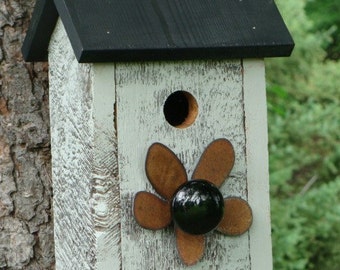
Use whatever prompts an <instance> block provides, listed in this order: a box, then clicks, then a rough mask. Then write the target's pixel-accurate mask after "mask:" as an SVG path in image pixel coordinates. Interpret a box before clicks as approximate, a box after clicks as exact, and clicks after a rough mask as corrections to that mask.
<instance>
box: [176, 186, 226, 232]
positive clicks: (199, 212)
mask: <svg viewBox="0 0 340 270" xmlns="http://www.w3.org/2000/svg"><path fill="white" fill-rule="evenodd" d="M171 210H172V217H173V220H174V222H175V224H176V225H177V226H178V227H179V228H180V229H182V230H183V231H185V232H187V233H190V234H205V233H208V232H210V231H212V230H214V229H215V228H216V227H217V225H218V224H219V223H220V221H221V220H222V218H223V214H224V199H223V196H222V194H221V192H220V191H219V189H218V188H217V187H216V186H215V185H213V184H212V183H210V182H208V181H206V180H192V181H188V182H187V183H185V184H184V185H182V186H180V187H179V188H178V190H177V191H176V193H175V196H174V198H173V200H172V204H171Z"/></svg>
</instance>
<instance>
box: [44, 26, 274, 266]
mask: <svg viewBox="0 0 340 270" xmlns="http://www.w3.org/2000/svg"><path fill="white" fill-rule="evenodd" d="M50 81H51V85H50V92H51V93H50V96H51V101H50V106H51V136H52V158H53V184H54V213H55V239H56V260H57V269H58V270H59V269H98V270H109V269H110V270H111V269H127V270H130V269H131V270H136V269H141V270H144V269H187V267H185V266H184V265H183V264H182V263H181V261H180V260H179V257H178V255H177V250H176V244H175V235H174V230H173V228H172V227H170V228H168V229H166V230H161V231H149V230H145V229H143V228H141V227H140V226H139V225H138V224H137V223H136V222H135V220H134V218H133V216H132V203H133V197H134V195H135V194H136V192H138V191H142V190H146V191H149V192H152V193H155V191H154V190H153V189H152V187H151V185H150V183H149V182H148V180H147V178H146V175H145V169H144V167H145V157H146V153H147V149H148V148H149V146H150V145H151V144H152V143H154V142H160V143H163V144H165V145H167V146H168V147H169V148H170V149H172V150H173V151H174V152H175V153H176V154H177V156H178V157H179V158H180V160H181V161H182V162H183V164H184V166H185V168H186V170H187V173H188V176H189V178H190V176H191V174H192V172H193V170H194V168H195V166H196V164H197V162H198V160H199V158H200V155H201V154H202V152H203V150H204V149H205V148H206V146H207V145H208V144H209V143H210V142H212V141H213V140H214V139H217V138H226V139H228V140H230V141H231V143H232V144H233V146H234V148H235V153H236V160H235V166H234V168H233V170H232V172H231V175H230V177H229V178H228V179H227V181H226V183H225V184H224V185H222V187H221V192H222V194H223V195H224V197H227V196H240V197H242V198H244V199H246V200H248V201H249V203H250V206H251V207H252V210H253V215H254V223H253V226H252V227H251V229H250V231H249V232H247V233H245V234H244V235H242V236H239V237H227V236H225V235H222V234H219V233H217V232H212V233H209V234H208V235H207V237H206V238H207V240H206V250H205V255H204V257H203V259H202V260H201V261H200V262H199V263H198V264H197V265H195V266H193V267H190V269H204V270H206V269H226V270H232V269H233V270H236V269H239V270H241V269H244V270H245V269H253V270H267V269H271V268H272V266H271V240H270V216H269V193H268V167H267V162H268V158H267V133H266V132H267V126H266V107H265V88H264V66H263V61H262V60H246V61H241V60H234V61H231V60H228V61H185V62H166V63H165V62H160V63H154V62H147V63H127V64H124V63H116V64H90V65H84V64H78V63H77V62H76V60H75V58H74V56H73V52H72V50H71V47H70V44H69V42H68V40H67V37H66V34H65V32H64V29H63V27H62V24H61V23H60V22H59V23H58V26H57V28H56V32H55V34H54V35H53V38H52V42H51V45H50ZM177 90H185V91H188V92H190V93H191V94H192V95H193V96H194V97H195V98H196V100H197V103H198V106H199V114H198V117H197V119H196V121H195V122H194V124H193V125H192V126H190V127H188V128H186V129H178V128H175V127H172V126H171V125H169V124H168V123H167V122H166V120H165V118H164V115H163V105H164V102H165V100H166V98H167V97H168V96H169V95H170V94H171V93H173V92H175V91H177ZM259 247H261V248H259Z"/></svg>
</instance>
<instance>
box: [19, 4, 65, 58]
mask: <svg viewBox="0 0 340 270" xmlns="http://www.w3.org/2000/svg"><path fill="white" fill-rule="evenodd" d="M58 16H59V15H58V11H57V9H56V7H55V5H54V2H53V0H37V2H36V5H35V8H34V11H33V15H32V19H31V23H30V26H29V28H28V30H27V34H26V37H25V40H24V44H23V46H22V49H21V51H22V54H23V57H24V59H25V61H27V62H31V61H42V62H44V61H47V60H48V45H49V42H50V38H51V36H52V33H53V31H54V28H55V25H56V23H57V20H58Z"/></svg>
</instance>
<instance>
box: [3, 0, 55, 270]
mask: <svg viewBox="0 0 340 270" xmlns="http://www.w3.org/2000/svg"><path fill="white" fill-rule="evenodd" d="M34 4H35V1H34V0H1V1H0V269H32V270H33V269H34V270H39V269H54V243H53V220H52V203H51V202H52V182H51V176H50V175H51V173H50V171H51V158H50V138H49V109H48V65H47V63H35V64H34V63H25V62H24V61H23V59H22V55H21V46H22V42H23V39H24V37H25V32H26V30H27V27H28V24H29V19H30V17H31V13H32V10H33V6H34Z"/></svg>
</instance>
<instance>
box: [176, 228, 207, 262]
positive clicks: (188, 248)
mask: <svg viewBox="0 0 340 270" xmlns="http://www.w3.org/2000/svg"><path fill="white" fill-rule="evenodd" d="M175 230H176V242H177V250H178V253H179V256H180V257H181V259H182V261H183V263H184V264H186V265H194V264H195V263H197V262H198V261H199V260H200V259H201V258H202V256H203V253H204V246H205V239H204V235H192V234H188V233H186V232H183V231H182V230H181V229H180V228H178V227H176V229H175Z"/></svg>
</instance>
